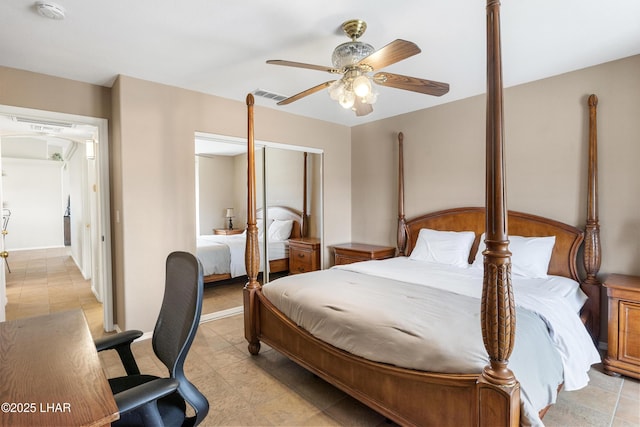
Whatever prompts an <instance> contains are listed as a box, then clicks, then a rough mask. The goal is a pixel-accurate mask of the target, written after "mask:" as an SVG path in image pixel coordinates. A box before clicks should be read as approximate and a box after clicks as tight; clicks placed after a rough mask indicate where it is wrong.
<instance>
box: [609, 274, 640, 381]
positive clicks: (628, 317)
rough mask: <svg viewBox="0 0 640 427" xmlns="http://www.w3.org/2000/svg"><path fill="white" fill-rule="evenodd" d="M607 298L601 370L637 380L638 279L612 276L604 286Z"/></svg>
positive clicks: (639, 341) (639, 346)
mask: <svg viewBox="0 0 640 427" xmlns="http://www.w3.org/2000/svg"><path fill="white" fill-rule="evenodd" d="M604 286H605V287H606V288H607V296H608V298H609V343H608V350H607V357H606V358H605V359H604V369H605V371H606V372H607V373H609V374H623V375H628V376H630V377H633V378H637V379H640V277H637V276H625V275H622V274H612V275H610V276H609V277H607V280H605V282H604Z"/></svg>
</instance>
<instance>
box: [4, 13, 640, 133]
mask: <svg viewBox="0 0 640 427" xmlns="http://www.w3.org/2000/svg"><path fill="white" fill-rule="evenodd" d="M56 2H57V3H58V4H60V5H61V6H63V7H64V8H65V10H66V18H65V19H64V20H51V19H46V18H43V17H41V16H39V15H38V14H37V13H36V12H35V7H34V3H35V1H34V0H10V1H8V0H5V1H2V2H0V65H4V66H8V67H13V68H18V69H24V70H30V71H35V72H38V73H43V74H50V75H54V76H60V77H65V78H69V79H73V80H79V81H83V82H88V83H93V84H98V85H104V86H111V85H112V83H113V81H114V79H115V78H116V76H117V75H118V74H124V75H128V76H131V77H136V78H140V79H144V80H150V81H154V82H158V83H163V84H167V85H172V86H177V87H182V88H186V89H191V90H195V91H199V92H204V93H209V94H214V95H218V96H221V97H224V98H230V99H234V100H238V101H242V102H244V99H245V98H246V95H247V93H249V92H252V91H254V90H256V89H263V90H267V91H272V92H276V93H279V94H282V95H286V96H291V95H294V94H296V93H298V92H301V91H303V90H305V89H308V88H310V87H312V86H315V85H317V84H319V83H322V82H324V81H327V80H332V79H333V77H332V76H331V75H329V74H327V73H323V72H320V71H315V70H308V69H297V68H290V67H281V66H275V65H267V64H266V63H265V61H266V60H268V59H285V60H290V61H297V62H306V63H311V64H317V65H327V66H329V65H331V53H332V51H333V49H334V47H335V46H337V45H338V44H340V43H343V42H346V41H348V38H347V37H346V36H344V34H342V30H341V29H340V25H341V23H342V22H344V21H345V20H348V19H353V18H359V19H363V20H364V21H366V22H367V24H368V29H367V31H366V33H365V34H364V36H363V37H362V38H361V40H362V41H364V42H367V43H370V44H372V45H373V46H374V47H375V48H377V49H378V48H381V47H382V46H384V45H386V44H387V43H389V42H391V41H392V40H394V39H397V38H402V39H406V40H410V41H413V42H415V43H416V44H417V45H418V46H419V47H420V48H421V49H422V53H420V54H418V55H416V56H414V57H411V58H408V59H406V60H404V61H401V62H399V63H397V64H394V65H391V66H389V67H387V68H385V70H386V71H389V72H393V73H398V74H405V75H409V76H413V77H420V78H426V79H432V80H437V81H443V82H447V83H449V84H450V85H451V90H450V92H449V93H448V94H446V95H444V96H443V97H441V98H436V97H432V96H428V95H422V94H417V93H412V92H407V91H402V90H398V89H391V88H386V87H379V93H380V95H379V97H378V102H377V104H376V105H375V106H374V112H373V113H372V114H369V115H367V116H364V117H356V116H355V114H354V113H353V112H351V111H348V110H344V109H342V108H341V107H340V106H339V105H338V104H337V103H336V102H335V101H332V100H331V99H330V98H329V96H328V94H326V93H324V91H323V92H319V93H316V94H314V95H311V96H308V97H306V98H304V99H302V100H299V101H297V102H294V103H292V104H290V105H288V106H283V107H279V106H276V105H275V102H274V101H271V100H267V99H264V98H260V97H257V98H256V104H257V105H262V106H268V107H271V108H276V109H280V110H282V111H287V112H291V113H294V114H300V115H304V116H309V117H313V118H317V119H321V120H326V121H330V122H334V123H339V124H344V125H347V126H353V125H357V124H361V123H365V122H368V121H372V120H378V119H381V118H385V117H390V116H395V115H398V114H402V113H406V112H410V111H415V110H419V109H422V108H427V107H431V106H434V105H437V104H441V103H446V102H451V101H453V100H457V99H462V98H466V97H469V96H473V95H477V94H481V93H484V91H485V85H486V83H485V51H486V50H485V6H486V2H485V1H484V0H446V1H443V0H404V1H402V0H398V1H393V2H392V1H389V0H384V1H382V0H367V1H364V0H360V1H356V0H323V1H295V0H286V1H285V0H270V1H266V0H263V1H259V0H245V1H235V2H234V1H224V2H223V1H215V0H189V1H183V2H179V1H175V0H135V1H131V0H110V1H87V0H59V1H57V0H56ZM501 15H502V36H503V43H502V46H503V74H504V83H505V86H511V85H516V84H520V83H525V82H528V81H533V80H538V79H541V78H545V77H549V76H552V75H557V74H561V73H564V72H568V71H572V70H577V69H581V68H585V67H588V66H592V65H596V64H600V63H603V62H607V61H611V60H615V59H619V58H623V57H627V56H631V55H635V54H640V0H606V1H604V0H555V1H545V2H543V1H538V0H503V1H502V9H501ZM585 90H587V91H588V88H585Z"/></svg>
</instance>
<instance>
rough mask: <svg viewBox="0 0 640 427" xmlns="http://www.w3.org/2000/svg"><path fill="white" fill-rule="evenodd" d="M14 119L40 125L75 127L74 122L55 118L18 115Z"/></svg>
mask: <svg viewBox="0 0 640 427" xmlns="http://www.w3.org/2000/svg"><path fill="white" fill-rule="evenodd" d="M12 119H13V121H15V122H18V123H29V124H33V125H39V126H54V127H60V128H72V127H74V124H73V123H67V122H58V121H54V120H43V119H30V118H29V117H18V116H13V117H12Z"/></svg>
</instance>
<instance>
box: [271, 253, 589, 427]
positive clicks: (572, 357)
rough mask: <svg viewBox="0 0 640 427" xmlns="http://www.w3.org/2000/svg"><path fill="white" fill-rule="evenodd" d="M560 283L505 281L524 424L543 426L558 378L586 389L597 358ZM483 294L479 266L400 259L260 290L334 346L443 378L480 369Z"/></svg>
mask: <svg viewBox="0 0 640 427" xmlns="http://www.w3.org/2000/svg"><path fill="white" fill-rule="evenodd" d="M566 280H569V279H564V278H556V277H551V278H550V279H549V280H545V279H524V278H520V277H518V276H513V278H512V282H513V287H514V293H515V301H516V305H517V306H518V309H517V310H518V313H517V316H518V317H517V322H518V325H520V326H521V327H520V328H518V327H517V333H516V345H515V348H514V354H513V355H512V360H511V361H512V362H513V363H510V365H509V366H510V367H511V369H512V370H513V371H514V373H515V374H516V377H517V378H518V379H519V381H520V383H521V388H522V401H523V414H524V416H525V420H526V423H530V424H534V425H535V424H541V421H540V420H539V418H538V416H537V412H538V411H539V410H540V409H542V408H543V407H545V406H547V405H548V404H550V403H554V402H555V398H556V388H557V386H558V385H559V384H560V383H561V382H563V381H564V383H565V388H566V389H568V390H574V389H577V388H581V387H583V386H585V385H586V384H587V382H588V376H587V371H588V370H589V368H590V366H591V364H593V363H597V362H599V361H600V357H599V355H598V352H597V350H596V349H595V347H594V345H593V343H592V341H591V338H590V337H589V335H588V333H587V332H586V329H585V328H584V326H583V325H582V323H581V322H580V319H579V317H578V315H577V310H578V309H579V308H577V307H579V305H581V304H582V302H584V295H583V294H582V293H581V291H580V290H579V286H578V284H577V283H575V282H573V281H569V282H568V283H566V282H565V281H566ZM567 284H568V285H569V286H567ZM301 285H302V286H301ZM543 289H547V291H543ZM567 289H570V291H568V290H567ZM443 292H446V293H449V294H444V295H443ZM481 292H482V271H481V270H479V269H478V270H476V269H473V268H468V269H462V268H458V267H449V266H442V265H438V264H433V263H424V262H420V261H412V260H409V259H408V258H404V257H398V258H392V259H389V260H384V261H368V262H362V263H356V264H349V265H345V266H337V267H334V268H332V269H330V270H325V271H322V272H314V273H307V274H303V275H296V276H289V277H285V278H282V279H278V280H276V281H273V282H270V283H268V284H266V285H265V286H264V287H263V293H264V294H265V296H266V297H267V298H268V299H269V300H270V301H271V302H272V303H273V304H274V305H275V306H276V307H277V308H278V309H279V310H281V311H282V312H283V313H285V314H286V315H287V316H288V317H289V318H290V319H291V320H293V321H294V322H295V323H296V324H298V325H299V326H301V327H303V328H304V329H305V330H307V331H309V332H310V333H311V334H313V335H314V336H316V337H318V338H319V339H321V340H323V341H325V342H327V343H330V344H332V345H334V346H335V347H338V348H341V349H343V350H346V351H349V352H351V353H353V354H356V355H358V356H361V357H365V358H367V359H369V360H374V361H379V362H383V363H390V364H394V365H397V366H402V367H406V368H411V369H420V370H425V371H431V372H445V373H447V372H448V373H479V372H481V370H482V368H483V367H484V366H485V365H486V364H487V363H488V357H487V354H486V350H485V349H484V345H483V343H482V335H481V331H480V318H479V316H480V313H479V312H480V303H479V298H480V295H481ZM362 308H364V310H362ZM537 316H539V317H537ZM539 318H542V319H543V321H544V324H543V323H542V322H540V321H539ZM536 322H537V324H536ZM529 325H531V326H529ZM545 326H546V327H545ZM541 330H542V331H541ZM525 331H527V334H528V335H527V334H525ZM547 331H548V332H547ZM434 343H438V344H435V345H434ZM554 348H555V350H554ZM543 377H544V378H543Z"/></svg>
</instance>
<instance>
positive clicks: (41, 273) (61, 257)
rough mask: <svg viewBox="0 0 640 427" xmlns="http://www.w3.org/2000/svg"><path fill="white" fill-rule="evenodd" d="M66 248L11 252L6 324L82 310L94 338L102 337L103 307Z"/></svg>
mask: <svg viewBox="0 0 640 427" xmlns="http://www.w3.org/2000/svg"><path fill="white" fill-rule="evenodd" d="M70 251H71V249H70V248H69V247H64V248H53V249H38V250H29V251H13V252H11V253H10V255H9V258H7V260H8V262H9V268H11V273H9V272H8V270H6V267H5V272H6V278H7V299H8V302H7V305H6V307H5V309H6V318H7V320H12V319H18V318H23V317H31V316H41V315H44V314H49V313H54V312H57V311H64V310H72V309H74V308H82V310H83V311H84V314H85V316H86V318H87V321H88V323H89V328H90V329H91V334H92V335H93V336H94V337H98V336H101V335H103V312H102V304H101V303H99V302H98V301H97V300H96V297H95V296H94V295H93V293H92V292H91V280H85V279H84V278H83V277H82V274H81V273H80V271H79V270H78V267H77V266H76V264H75V263H74V262H73V259H72V258H71V255H70Z"/></svg>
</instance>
